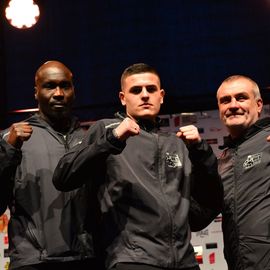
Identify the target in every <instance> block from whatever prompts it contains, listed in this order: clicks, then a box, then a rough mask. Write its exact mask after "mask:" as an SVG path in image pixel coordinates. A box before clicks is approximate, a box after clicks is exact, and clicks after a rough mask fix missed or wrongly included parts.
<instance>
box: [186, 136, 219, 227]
mask: <svg viewBox="0 0 270 270" xmlns="http://www.w3.org/2000/svg"><path fill="white" fill-rule="evenodd" d="M189 158H190V160H191V162H192V187H191V197H192V200H191V207H190V226H191V229H192V230H201V229H203V228H204V227H206V226H207V225H208V224H210V223H211V221H213V219H214V218H215V217H216V216H217V215H218V214H219V213H220V212H221V211H222V206H223V185H222V182H221V177H220V175H219V173H218V163H217V158H216V156H215V154H214V152H213V150H212V148H211V146H210V145H209V144H208V143H207V142H206V141H204V140H202V141H201V143H199V144H192V145H190V146H189Z"/></svg>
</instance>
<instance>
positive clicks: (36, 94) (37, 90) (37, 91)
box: [34, 86, 38, 100]
mask: <svg viewBox="0 0 270 270" xmlns="http://www.w3.org/2000/svg"><path fill="white" fill-rule="evenodd" d="M34 89H35V100H37V92H38V90H37V87H36V86H35V87H34Z"/></svg>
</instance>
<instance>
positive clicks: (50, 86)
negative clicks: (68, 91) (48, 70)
mask: <svg viewBox="0 0 270 270" xmlns="http://www.w3.org/2000/svg"><path fill="white" fill-rule="evenodd" d="M56 87H57V84H56V83H54V82H47V83H44V84H43V85H42V88H44V89H49V90H51V89H55V88H56Z"/></svg>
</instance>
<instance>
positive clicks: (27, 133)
mask: <svg viewBox="0 0 270 270" xmlns="http://www.w3.org/2000/svg"><path fill="white" fill-rule="evenodd" d="M31 134H32V127H31V126H30V125H29V123H28V122H19V123H14V124H12V125H11V127H10V128H9V130H8V132H6V133H5V134H2V135H3V138H1V141H0V164H1V165H0V181H1V191H0V213H3V212H4V211H5V210H6V208H7V205H8V203H9V202H10V200H11V198H12V194H13V185H14V177H15V173H16V169H17V166H18V165H19V164H20V163H21V159H22V152H21V150H20V149H21V147H22V145H23V142H24V141H27V140H28V139H29V138H30V137H31Z"/></svg>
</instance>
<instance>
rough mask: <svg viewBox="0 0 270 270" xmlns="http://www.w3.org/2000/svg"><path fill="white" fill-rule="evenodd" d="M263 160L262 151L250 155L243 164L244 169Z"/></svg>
mask: <svg viewBox="0 0 270 270" xmlns="http://www.w3.org/2000/svg"><path fill="white" fill-rule="evenodd" d="M261 161H262V153H256V154H253V155H248V156H247V159H246V161H245V162H244V164H243V168H244V169H249V168H252V167H254V166H255V165H257V164H260V163H261Z"/></svg>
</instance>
